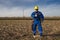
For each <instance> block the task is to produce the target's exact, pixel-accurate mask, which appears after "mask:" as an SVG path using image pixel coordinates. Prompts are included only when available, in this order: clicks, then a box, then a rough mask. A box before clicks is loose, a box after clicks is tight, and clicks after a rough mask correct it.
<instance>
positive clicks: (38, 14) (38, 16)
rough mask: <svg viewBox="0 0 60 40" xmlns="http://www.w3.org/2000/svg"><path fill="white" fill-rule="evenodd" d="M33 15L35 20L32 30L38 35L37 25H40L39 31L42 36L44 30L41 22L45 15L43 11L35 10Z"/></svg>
mask: <svg viewBox="0 0 60 40" xmlns="http://www.w3.org/2000/svg"><path fill="white" fill-rule="evenodd" d="M35 14H37V17H35ZM31 17H32V18H33V20H34V22H33V24H32V31H33V34H34V35H36V27H37V26H38V32H39V33H40V36H42V33H43V30H42V25H41V22H42V21H43V20H44V16H43V14H42V13H41V12H39V11H37V12H33V13H32V14H31Z"/></svg>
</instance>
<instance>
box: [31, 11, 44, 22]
mask: <svg viewBox="0 0 60 40" xmlns="http://www.w3.org/2000/svg"><path fill="white" fill-rule="evenodd" d="M35 14H37V17H35ZM31 17H32V18H33V20H34V21H43V20H44V16H43V14H42V13H41V12H39V11H37V12H33V13H32V14H31Z"/></svg>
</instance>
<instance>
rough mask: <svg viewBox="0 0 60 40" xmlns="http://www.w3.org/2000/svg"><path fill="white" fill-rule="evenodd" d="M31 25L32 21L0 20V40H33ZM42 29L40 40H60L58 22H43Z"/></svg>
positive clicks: (59, 24) (59, 25) (59, 21)
mask: <svg viewBox="0 0 60 40" xmlns="http://www.w3.org/2000/svg"><path fill="white" fill-rule="evenodd" d="M31 24H32V20H0V40H35V39H34V38H33V34H32V29H31ZM42 27H43V36H42V39H41V40H60V20H45V21H44V22H43V23H42ZM37 35H39V33H38V31H37ZM38 39H39V37H38Z"/></svg>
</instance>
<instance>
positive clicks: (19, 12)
mask: <svg viewBox="0 0 60 40" xmlns="http://www.w3.org/2000/svg"><path fill="white" fill-rule="evenodd" d="M35 5H38V6H39V11H41V12H42V13H43V14H44V16H60V0H0V17H22V16H23V15H24V16H25V17H30V15H31V13H32V12H33V11H34V6H35ZM23 13H24V14H23Z"/></svg>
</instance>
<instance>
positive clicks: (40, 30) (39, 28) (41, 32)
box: [38, 23, 43, 36]
mask: <svg viewBox="0 0 60 40" xmlns="http://www.w3.org/2000/svg"><path fill="white" fill-rule="evenodd" d="M38 31H39V33H40V36H42V34H43V29H42V26H41V24H40V23H39V24H38Z"/></svg>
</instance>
